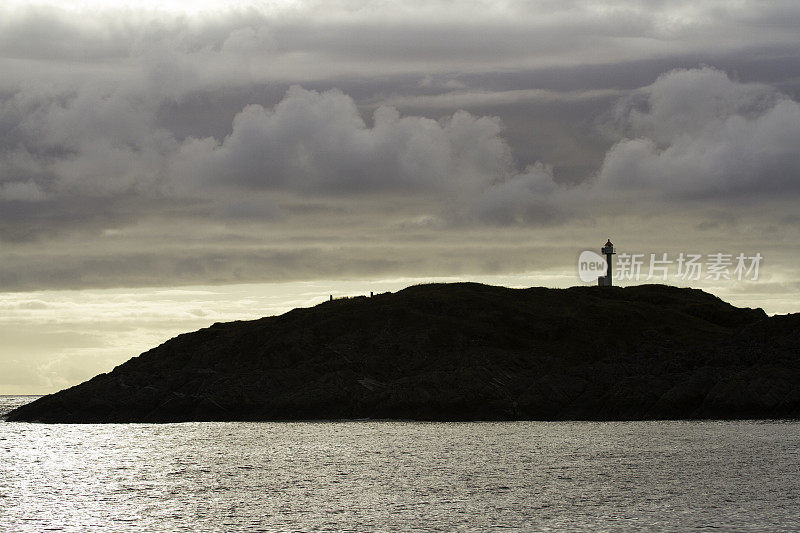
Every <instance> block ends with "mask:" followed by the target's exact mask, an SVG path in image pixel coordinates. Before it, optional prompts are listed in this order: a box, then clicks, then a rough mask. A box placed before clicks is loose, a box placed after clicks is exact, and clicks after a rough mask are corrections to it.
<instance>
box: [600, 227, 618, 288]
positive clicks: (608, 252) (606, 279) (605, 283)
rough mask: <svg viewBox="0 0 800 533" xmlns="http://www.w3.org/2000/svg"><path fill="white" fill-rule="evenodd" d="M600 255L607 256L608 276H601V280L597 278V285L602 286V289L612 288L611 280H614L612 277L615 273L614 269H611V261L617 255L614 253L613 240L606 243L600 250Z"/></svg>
mask: <svg viewBox="0 0 800 533" xmlns="http://www.w3.org/2000/svg"><path fill="white" fill-rule="evenodd" d="M600 253H602V254H605V256H606V275H605V276H600V277H599V278H597V285H598V286H600V287H610V286H611V280H612V279H613V276H612V274H613V272H612V269H611V261H612V259H613V258H612V256H614V255H616V252H615V251H614V245H613V244H612V243H611V239H610V238H609V239H608V240H607V241H606V243H605V244H604V245H603V247H602V248H601V249H600Z"/></svg>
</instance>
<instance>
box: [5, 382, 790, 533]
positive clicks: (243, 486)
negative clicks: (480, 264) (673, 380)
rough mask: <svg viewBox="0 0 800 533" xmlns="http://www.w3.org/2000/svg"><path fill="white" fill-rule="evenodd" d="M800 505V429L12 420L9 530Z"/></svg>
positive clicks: (504, 521) (683, 522)
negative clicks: (75, 423)
mask: <svg viewBox="0 0 800 533" xmlns="http://www.w3.org/2000/svg"><path fill="white" fill-rule="evenodd" d="M3 400H4V399H3V398H2V397H0V402H2V401H3ZM6 400H8V398H6ZM0 412H2V410H0ZM799 502H800V423H797V422H782V421H770V422H752V421H744V422H615V423H587V422H563V423H547V422H512V423H448V424H440V423H413V422H373V421H366V422H361V421H353V422H309V423H188V424H163V425H153V424H128V425H125V424H112V425H42V424H19V423H14V424H12V423H3V422H0V530H3V529H4V528H5V529H8V530H11V531H41V530H44V529H46V528H53V529H56V530H63V531H87V530H103V531H107V530H114V531H124V530H134V529H136V530H140V531H141V530H146V531H178V530H185V531H210V530H220V531H244V530H258V529H262V530H268V531H272V530H303V531H308V530H353V531H364V530H414V529H417V530H425V531H430V530H442V531H452V530H454V529H477V530H494V529H500V528H516V529H522V530H547V529H551V528H552V529H561V528H576V527H581V528H592V529H620V528H625V529H632V528H641V529H652V528H661V529H663V528H665V527H666V528H672V529H687V528H697V527H719V528H724V529H739V530H741V529H754V530H755V529H758V530H761V529H773V530H779V529H783V530H787V531H789V530H796V529H798V528H800V511H798V503H799Z"/></svg>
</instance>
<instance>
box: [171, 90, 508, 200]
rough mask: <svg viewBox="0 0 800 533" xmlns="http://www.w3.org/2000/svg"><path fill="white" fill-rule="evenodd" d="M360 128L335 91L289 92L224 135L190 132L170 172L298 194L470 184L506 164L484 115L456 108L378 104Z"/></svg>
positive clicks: (499, 172)
mask: <svg viewBox="0 0 800 533" xmlns="http://www.w3.org/2000/svg"><path fill="white" fill-rule="evenodd" d="M372 118H373V125H372V127H368V126H367V125H366V124H365V122H364V120H363V119H362V118H361V115H360V114H359V112H358V109H357V107H356V105H355V102H354V101H353V99H352V98H350V97H349V96H347V95H345V94H343V93H342V92H340V91H336V90H331V91H326V92H323V93H318V92H315V91H309V90H305V89H303V88H301V87H299V86H295V87H292V88H290V89H289V91H288V92H287V93H286V96H285V97H284V99H283V100H282V101H281V102H280V103H279V104H278V105H276V106H275V107H274V108H273V109H265V108H264V107H262V106H260V105H250V106H247V107H245V108H244V109H243V110H242V111H241V112H240V113H238V114H237V115H236V117H235V118H234V120H233V131H232V133H231V134H230V135H228V136H227V137H226V138H225V139H224V140H223V141H222V142H217V141H216V140H215V139H213V138H205V139H189V140H187V141H186V142H185V143H184V144H183V146H182V147H181V149H180V152H179V153H178V154H177V155H176V162H175V165H174V167H173V172H174V174H175V175H176V176H180V179H181V180H183V183H184V184H185V185H187V186H188V187H190V188H191V187H195V185H196V184H198V183H199V184H201V186H207V187H212V188H214V187H241V188H243V189H245V190H247V189H256V190H257V189H267V190H278V191H293V192H297V193H302V194H305V195H311V196H314V195H320V194H323V195H331V194H332V195H346V194H353V193H355V194H358V193H364V192H376V191H397V192H419V191H448V190H449V191H455V190H461V189H464V188H468V189H474V188H476V187H480V186H481V185H483V184H488V183H491V182H492V181H496V180H498V179H501V178H502V177H503V176H504V175H505V174H506V173H508V172H509V171H510V169H511V164H512V161H511V152H510V149H509V147H508V145H507V144H506V142H505V141H504V139H503V138H502V137H501V124H500V122H499V120H497V119H496V118H492V117H474V116H472V115H470V114H469V113H466V112H463V111H459V112H456V113H455V114H453V115H452V116H451V117H448V118H446V119H444V120H441V121H436V120H432V119H428V118H424V117H419V116H407V117H401V116H400V114H399V113H398V111H397V110H396V109H394V108H392V107H380V108H378V109H377V110H376V111H375V112H374V114H373V117H372Z"/></svg>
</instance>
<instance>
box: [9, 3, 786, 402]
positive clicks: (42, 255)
mask: <svg viewBox="0 0 800 533" xmlns="http://www.w3.org/2000/svg"><path fill="white" fill-rule="evenodd" d="M798 28H800V3H798V2H796V1H783V2H781V1H771V2H756V1H753V2H747V1H740V2H731V1H730V0H727V1H697V0H695V1H692V2H680V1H670V2H664V1H655V0H654V1H638V2H634V1H619V2H571V1H569V0H566V1H565V0H559V1H528V2H523V1H520V2H513V1H494V2H489V1H486V2H480V1H457V0H451V1H438V2H437V1H428V0H426V1H419V2H416V1H407V2H393V1H374V2H367V1H346V0H345V1H333V2H332V1H320V2H310V1H309V2H304V1H287V2H223V1H219V2H188V1H186V2H181V1H171V2H155V1H150V2H148V1H141V2H130V3H125V2H110V1H105V2H104V1H99V0H95V1H81V2H69V1H65V2H59V3H51V4H47V3H38V2H37V3H34V2H22V1H18V0H11V1H5V2H3V3H2V5H0V73H2V75H0V310H1V311H2V316H0V335H2V338H3V340H4V341H3V343H2V346H0V393H3V392H7V393H18V392H30V393H41V392H50V391H52V390H56V389H58V388H60V387H63V386H66V385H71V384H75V383H77V382H80V381H82V380H83V379H86V378H88V377H91V376H92V375H94V374H96V373H97V372H101V371H107V370H110V368H112V367H113V366H114V365H115V364H118V363H120V362H122V361H124V360H125V359H127V358H128V357H131V356H133V355H136V354H138V353H139V352H141V351H142V350H144V349H146V348H148V347H150V346H152V345H153V344H157V343H158V342H161V341H163V340H165V339H166V338H168V337H169V336H171V335H173V334H175V333H177V332H179V331H185V330H187V329H196V328H198V327H202V326H206V325H209V324H210V323H212V322H213V321H215V320H229V319H234V318H252V317H257V316H261V315H263V314H270V313H273V312H279V311H283V310H286V309H288V308H291V307H293V306H296V305H312V304H314V303H316V302H318V301H320V299H323V298H325V297H326V296H327V294H330V293H335V294H346V293H347V291H348V290H350V291H368V290H371V289H375V290H382V288H385V289H386V290H396V289H398V288H400V287H402V286H404V284H405V285H407V284H409V283H415V282H418V281H422V280H426V279H476V280H484V281H492V282H496V283H505V284H509V285H516V286H523V285H531V284H535V285H547V286H569V285H574V284H579V283H580V280H579V279H578V276H577V257H578V254H579V253H580V252H581V251H582V250H586V249H592V250H598V249H599V247H600V246H601V245H602V244H603V243H604V242H605V239H606V238H607V237H611V238H612V240H613V241H614V243H615V244H616V245H617V248H618V252H630V253H634V252H636V253H644V254H646V256H647V255H648V254H650V253H655V254H658V255H659V256H661V254H662V253H667V254H669V257H670V258H675V257H677V256H678V255H679V254H680V253H681V252H684V253H696V254H701V255H703V256H706V255H707V254H713V253H726V254H732V255H733V256H735V255H737V254H739V253H744V254H746V255H747V256H752V255H753V254H755V253H760V254H761V255H762V256H763V262H762V263H761V264H760V271H759V277H758V279H757V280H745V281H742V282H738V281H736V280H724V279H722V280H714V279H711V280H708V279H705V277H704V278H703V279H701V280H698V281H697V282H693V283H685V282H684V281H685V280H680V279H678V278H677V277H675V276H672V274H671V275H670V279H668V280H667V282H669V283H676V284H682V285H693V286H698V287H702V288H705V289H706V290H709V291H711V292H714V293H715V294H717V295H719V296H721V297H723V298H725V299H726V300H728V301H731V302H733V303H736V304H738V305H749V306H761V307H764V308H765V309H766V310H767V311H768V312H771V313H777V312H790V311H792V312H794V311H798V310H800V309H798V308H797V306H796V305H795V302H797V301H800V283H799V282H798V275H799V274H800V268H798V265H797V261H798V260H800V245H799V244H798V243H800V214H798V212H797V206H798V199H800V149H799V148H800V103H799V102H800V31H798ZM598 251H599V250H598ZM633 282H634V281H630V283H633ZM641 282H644V281H641ZM621 284H625V282H624V281H623V282H622V283H621ZM187 287H191V289H187ZM309 287H313V288H312V289H309ZM209 295H210V296H209Z"/></svg>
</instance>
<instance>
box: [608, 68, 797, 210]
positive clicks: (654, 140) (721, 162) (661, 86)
mask: <svg viewBox="0 0 800 533" xmlns="http://www.w3.org/2000/svg"><path fill="white" fill-rule="evenodd" d="M617 127H619V128H621V129H622V130H623V131H625V132H626V133H627V134H628V135H630V136H631V137H632V138H626V139H623V140H621V141H619V142H618V143H617V144H615V145H614V146H613V147H612V148H611V150H609V152H608V153H607V154H606V156H605V161H604V162H603V165H602V168H601V170H600V172H599V182H600V183H602V184H603V185H604V186H606V187H610V188H612V189H616V190H620V191H636V190H640V191H642V190H643V191H651V192H655V193H657V194H663V195H666V196H670V197H688V198H695V197H718V198H719V197H722V198H725V197H732V196H739V195H745V194H746V195H751V196H752V195H756V196H770V195H785V194H792V195H794V194H797V193H799V192H800V152H798V150H797V146H798V145H797V139H800V104H798V103H797V102H795V101H793V100H791V99H789V98H788V97H786V96H784V95H781V94H779V93H778V92H777V91H775V90H774V89H772V88H770V87H768V86H765V85H762V84H752V83H740V82H737V81H733V80H731V79H730V78H728V76H726V75H725V73H724V72H721V71H719V70H715V69H713V68H709V67H706V68H702V69H693V70H675V71H672V72H669V73H667V74H664V75H662V76H660V77H659V78H658V80H656V82H655V83H653V85H652V86H650V87H648V88H645V89H644V90H643V91H642V94H641V95H638V96H637V97H635V98H631V99H626V100H624V101H623V102H621V104H620V105H619V106H618V108H617Z"/></svg>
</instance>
